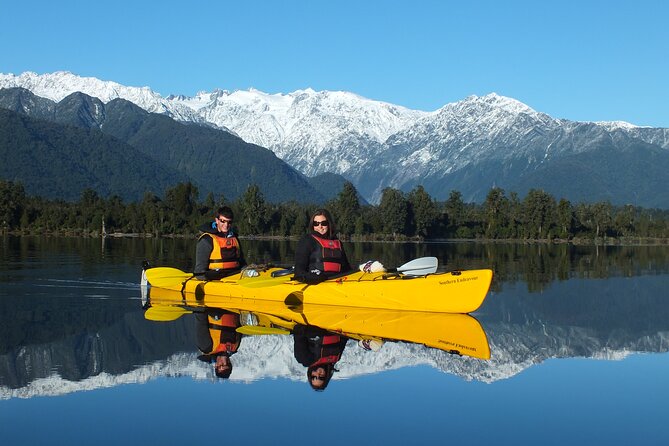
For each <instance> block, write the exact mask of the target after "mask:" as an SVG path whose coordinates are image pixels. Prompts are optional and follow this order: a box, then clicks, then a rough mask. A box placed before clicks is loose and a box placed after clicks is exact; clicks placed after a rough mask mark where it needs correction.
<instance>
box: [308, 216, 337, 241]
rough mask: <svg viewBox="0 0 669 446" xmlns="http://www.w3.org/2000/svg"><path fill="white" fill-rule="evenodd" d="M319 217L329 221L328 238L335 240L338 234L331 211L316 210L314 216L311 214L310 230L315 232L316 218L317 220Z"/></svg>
mask: <svg viewBox="0 0 669 446" xmlns="http://www.w3.org/2000/svg"><path fill="white" fill-rule="evenodd" d="M319 215H320V216H322V217H325V219H326V220H327V221H328V232H327V236H328V238H333V237H334V235H335V234H336V233H337V230H336V227H335V222H334V219H333V218H332V215H331V214H330V211H328V210H327V209H316V211H315V212H314V213H313V214H311V218H310V219H309V229H310V230H312V231H313V229H314V228H313V226H312V225H313V221H314V218H316V217H317V216H319Z"/></svg>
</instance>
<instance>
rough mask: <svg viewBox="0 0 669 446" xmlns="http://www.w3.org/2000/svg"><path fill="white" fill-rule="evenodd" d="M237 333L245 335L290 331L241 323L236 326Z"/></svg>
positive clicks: (286, 332) (284, 333) (287, 332)
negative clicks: (239, 325)
mask: <svg viewBox="0 0 669 446" xmlns="http://www.w3.org/2000/svg"><path fill="white" fill-rule="evenodd" d="M237 333H241V334H245V335H277V334H280V335H286V334H290V331H288V330H285V329H283V328H278V327H262V326H260V325H242V326H241V327H237Z"/></svg>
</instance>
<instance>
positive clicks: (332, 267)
mask: <svg viewBox="0 0 669 446" xmlns="http://www.w3.org/2000/svg"><path fill="white" fill-rule="evenodd" d="M311 236H312V237H313V238H314V240H316V241H317V242H318V244H319V245H320V246H321V249H320V250H319V251H318V252H317V253H314V254H315V256H314V255H312V262H313V264H312V265H309V266H310V268H315V269H318V270H320V271H323V272H326V273H340V272H341V270H342V265H341V263H342V258H343V257H344V252H343V251H342V248H341V242H340V241H339V240H336V239H335V240H330V239H326V238H322V237H318V236H316V235H313V234H312V235H311Z"/></svg>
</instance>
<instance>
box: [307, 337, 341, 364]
mask: <svg viewBox="0 0 669 446" xmlns="http://www.w3.org/2000/svg"><path fill="white" fill-rule="evenodd" d="M340 342H341V336H339V335H335V334H332V335H325V336H323V343H322V345H321V357H320V358H318V360H317V361H316V362H314V363H313V364H311V367H313V366H317V365H323V364H335V363H336V362H337V361H339V360H340V359H341V351H340V350H339V349H338V348H333V347H335V346H337V344H339V343H340Z"/></svg>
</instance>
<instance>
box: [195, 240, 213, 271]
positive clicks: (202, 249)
mask: <svg viewBox="0 0 669 446" xmlns="http://www.w3.org/2000/svg"><path fill="white" fill-rule="evenodd" d="M212 249H214V241H213V240H212V239H211V237H202V238H200V240H198V242H197V245H195V268H193V274H194V275H195V277H197V278H198V279H200V280H204V279H205V273H206V272H207V270H209V257H210V256H211V250H212Z"/></svg>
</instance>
